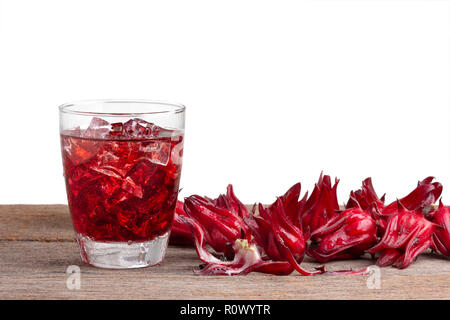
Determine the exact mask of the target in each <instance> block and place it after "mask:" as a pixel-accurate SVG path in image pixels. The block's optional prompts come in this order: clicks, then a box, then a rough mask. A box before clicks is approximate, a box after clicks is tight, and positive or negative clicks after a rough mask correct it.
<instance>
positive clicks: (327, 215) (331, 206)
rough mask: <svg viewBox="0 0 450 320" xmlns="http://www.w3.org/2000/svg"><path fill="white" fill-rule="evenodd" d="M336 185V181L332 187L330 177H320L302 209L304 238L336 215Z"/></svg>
mask: <svg viewBox="0 0 450 320" xmlns="http://www.w3.org/2000/svg"><path fill="white" fill-rule="evenodd" d="M338 183H339V180H338V179H336V180H335V183H334V185H333V186H332V185H331V178H330V176H328V175H325V176H322V174H321V175H320V178H319V181H318V182H317V183H316V185H315V186H314V190H313V192H312V193H311V196H310V197H309V198H308V200H307V201H306V203H305V205H304V206H303V208H302V213H301V220H302V229H303V231H304V232H305V234H306V238H309V234H311V233H312V232H314V231H315V230H316V229H318V228H319V227H321V226H322V225H324V224H326V223H327V222H328V220H330V219H331V218H333V217H334V216H335V215H336V214H337V210H339V203H338V201H337V194H336V190H337V186H338Z"/></svg>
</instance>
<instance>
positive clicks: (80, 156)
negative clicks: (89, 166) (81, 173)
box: [62, 136, 100, 165]
mask: <svg viewBox="0 0 450 320" xmlns="http://www.w3.org/2000/svg"><path fill="white" fill-rule="evenodd" d="M62 145H63V154H64V156H65V157H67V159H68V160H70V161H71V162H72V163H73V164H74V165H79V164H82V163H84V162H86V161H88V160H90V159H91V158H92V157H93V156H94V155H95V154H96V153H97V152H98V150H99V148H100V147H99V145H98V143H96V142H95V141H89V140H82V139H79V138H73V137H67V136H66V137H64V138H63V140H62Z"/></svg>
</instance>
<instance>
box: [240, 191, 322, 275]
mask: <svg viewBox="0 0 450 320" xmlns="http://www.w3.org/2000/svg"><path fill="white" fill-rule="evenodd" d="M295 188H297V187H295ZM291 189H292V188H291ZM291 189H290V192H289V191H288V193H286V194H287V195H289V197H288V196H286V194H285V196H283V197H279V198H277V200H276V202H275V203H274V204H272V205H271V206H269V207H267V208H265V207H264V206H263V205H261V204H259V208H258V211H259V215H254V216H253V218H252V220H247V224H248V225H249V226H250V229H251V231H252V234H253V237H254V239H255V242H256V243H257V244H258V245H259V246H260V247H261V248H262V249H263V252H264V254H265V257H266V259H270V260H273V261H287V262H289V263H290V264H291V266H292V267H293V268H294V269H295V270H297V271H298V272H299V273H301V274H302V275H315V274H320V273H323V272H325V269H324V268H323V267H320V268H319V269H318V270H317V271H312V272H310V271H306V270H304V269H303V268H302V267H300V263H301V262H302V261H303V258H304V256H305V249H306V242H305V238H304V236H303V232H302V229H301V224H300V222H299V221H298V220H297V221H298V222H297V225H295V224H294V222H292V221H290V219H289V218H288V215H287V213H286V209H290V210H292V212H294V211H295V210H296V209H295V210H294V209H293V208H294V207H296V206H294V205H293V202H294V200H292V199H293V198H291V197H290V196H291V192H294V190H291ZM295 193H296V192H295ZM298 194H299V193H298ZM297 198H298V195H297ZM295 201H297V203H298V199H297V200H295Z"/></svg>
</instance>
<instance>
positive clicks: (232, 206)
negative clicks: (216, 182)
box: [207, 184, 249, 219]
mask: <svg viewBox="0 0 450 320" xmlns="http://www.w3.org/2000/svg"><path fill="white" fill-rule="evenodd" d="M207 199H208V200H209V201H211V202H212V203H213V204H215V205H216V206H218V207H220V208H224V209H227V210H230V211H232V212H233V213H235V214H236V215H238V216H239V217H241V218H243V219H245V218H248V217H249V212H248V210H247V207H246V206H245V205H244V204H243V203H242V202H241V201H240V200H239V199H238V198H237V197H236V195H235V193H234V190H233V185H231V184H229V185H228V186H227V193H226V194H221V195H219V197H217V199H209V198H207Z"/></svg>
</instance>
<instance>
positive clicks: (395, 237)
mask: <svg viewBox="0 0 450 320" xmlns="http://www.w3.org/2000/svg"><path fill="white" fill-rule="evenodd" d="M397 207H398V208H399V212H398V213H397V214H395V215H393V216H391V217H390V218H389V220H388V221H389V222H388V224H387V227H386V231H385V233H384V235H383V238H382V239H381V241H380V242H379V243H378V244H377V245H376V246H374V247H372V248H371V249H369V250H368V251H367V252H369V253H371V254H375V253H380V257H379V258H378V261H377V265H379V266H381V267H384V266H389V265H393V266H394V267H396V268H400V269H404V268H407V267H408V266H409V265H410V264H411V263H412V262H413V261H414V259H415V258H416V257H417V256H418V255H419V254H420V253H422V252H423V251H425V250H426V249H428V248H430V246H431V245H432V235H433V233H434V231H435V227H436V226H435V225H434V224H433V223H432V222H430V221H428V220H427V219H425V217H424V216H423V214H422V210H414V211H413V210H408V209H406V208H405V207H404V206H403V204H402V203H401V202H400V201H399V202H398V204H397Z"/></svg>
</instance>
